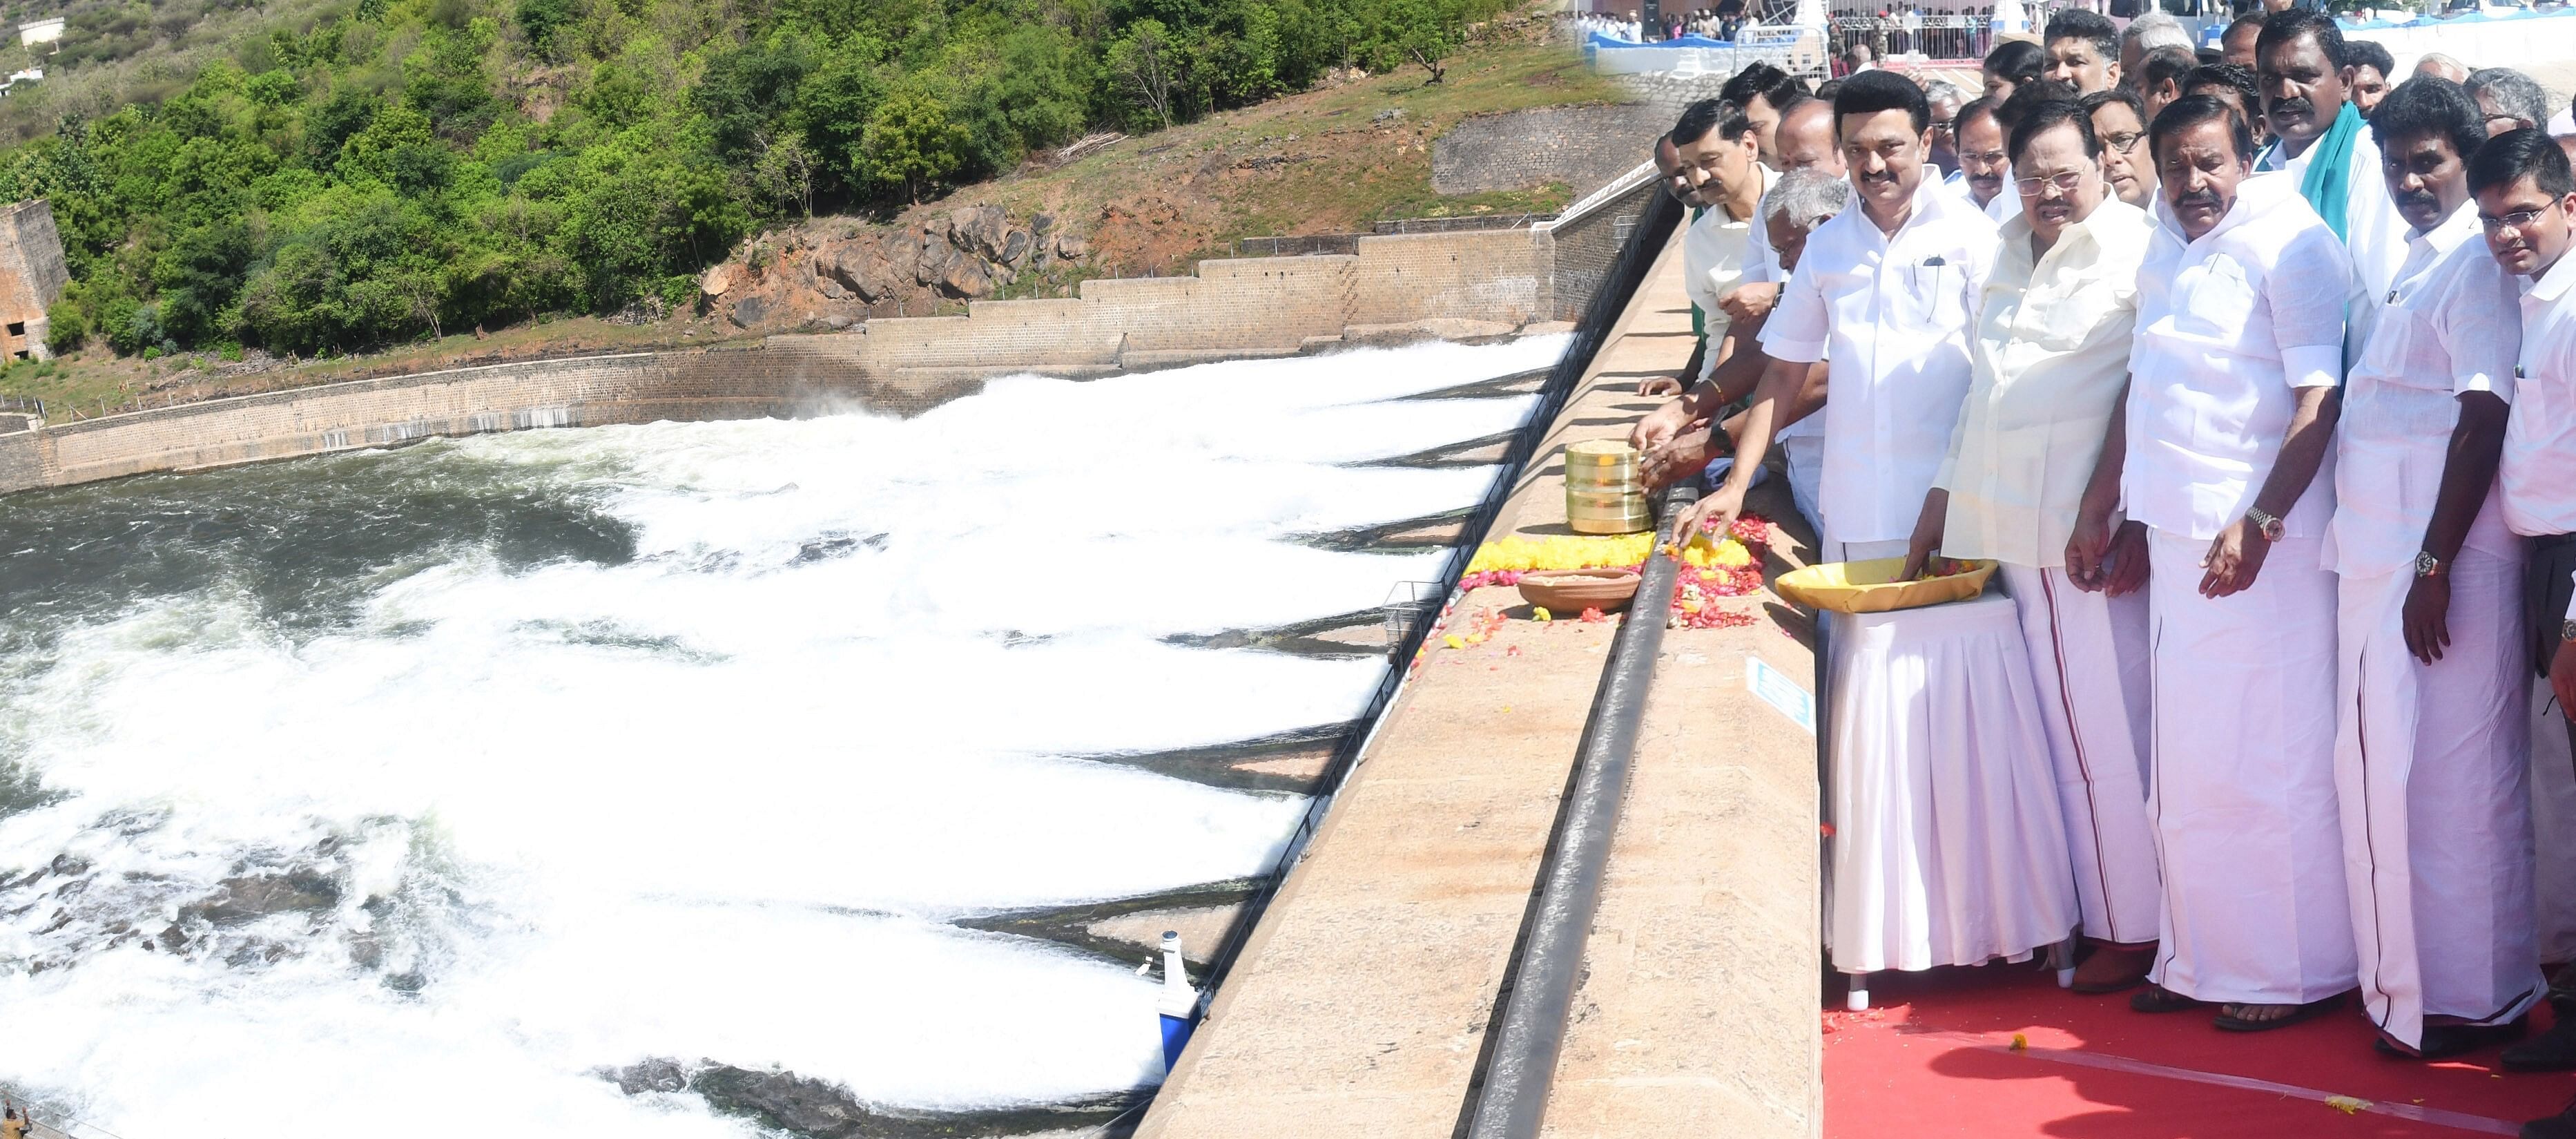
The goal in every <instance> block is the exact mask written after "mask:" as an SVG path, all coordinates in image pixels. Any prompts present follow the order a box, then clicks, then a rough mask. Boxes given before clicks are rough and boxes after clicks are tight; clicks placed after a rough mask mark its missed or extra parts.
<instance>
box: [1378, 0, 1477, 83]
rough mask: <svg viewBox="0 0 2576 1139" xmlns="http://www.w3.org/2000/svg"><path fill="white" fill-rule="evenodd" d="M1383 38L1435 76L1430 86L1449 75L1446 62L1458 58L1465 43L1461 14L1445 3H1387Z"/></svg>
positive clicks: (1434, 0)
mask: <svg viewBox="0 0 2576 1139" xmlns="http://www.w3.org/2000/svg"><path fill="white" fill-rule="evenodd" d="M1382 34H1383V36H1384V37H1385V43H1386V45H1387V46H1388V47H1390V48H1393V49H1394V50H1395V52H1396V53H1397V54H1398V55H1401V56H1403V57H1404V58H1406V59H1409V60H1412V61H1413V62H1415V63H1419V64H1421V65H1422V69H1423V70H1425V71H1428V72H1430V73H1431V78H1430V79H1429V80H1428V81H1427V82H1430V83H1438V82H1440V80H1441V78H1442V77H1443V76H1445V75H1447V74H1448V71H1449V68H1448V65H1447V64H1445V63H1443V62H1442V61H1443V60H1446V59H1448V58H1449V57H1450V56H1452V55H1456V54H1457V53H1458V48H1459V47H1460V46H1462V45H1463V44H1464V42H1465V40H1464V37H1462V36H1461V35H1460V34H1459V27H1458V13H1457V12H1456V11H1455V10H1454V9H1453V8H1452V6H1451V5H1450V4H1448V3H1446V2H1444V0H1387V5H1386V26H1385V29H1384V31H1383V32H1382Z"/></svg>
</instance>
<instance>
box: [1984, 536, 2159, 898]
mask: <svg viewBox="0 0 2576 1139" xmlns="http://www.w3.org/2000/svg"><path fill="white" fill-rule="evenodd" d="M2003 578H2004V584H2005V587H2006V588H2007V589H2009V590H2011V591H2012V598H2013V605H2014V607H2015V608H2016V609H2018V610H2019V611H2020V614H2021V633H2022V640H2023V642H2024V643H2025V644H2026V645H2027V646H2028V647H2029V649H2030V671H2031V680H2032V682H2033V684H2035V685H2036V686H2037V688H2038V693H2039V713H2040V719H2041V721H2042V722H2044V723H2045V724H2046V725H2047V728H2048V752H2049V758H2050V761H2051V763H2052V765H2053V766H2054V767H2055V769H2056V772H2057V798H2058V804H2059V807H2060V809H2061V811H2062V813H2063V814H2064V816H2065V819H2066V845H2067V852H2068V855H2069V861H2070V862H2071V864H2072V867H2073V870H2074V874H2075V898H2076V904H2077V908H2078V910H2079V911H2080V912H2081V914H2082V916H2083V925H2082V930H2083V933H2084V936H2086V937H2089V938H2094V939H2096V940H2099V941H2107V942H2111V943H2114V944H2119V945H2137V944H2143V943H2148V942H2153V941H2154V940H2155V939H2156V933H2157V917H2156V915H2157V911H2158V909H2159V895H2160V894H2161V892H2162V889H2163V887H2162V876H2161V875H2159V874H2158V873H2157V871H2156V835H2155V828H2154V826H2153V825H2152V824H2151V823H2150V822H2149V820H2148V818H2147V727H2148V706H2147V688H2148V668H2149V663H2150V661H2149V656H2148V652H2147V595H2146V591H2144V590H2139V591H2137V592H2135V593H2130V594H2127V595H2125V596H2121V597H2112V596H2109V595H2108V594H2103V593H2087V592H2085V591H2083V590H2081V589H2077V588H2076V587H2075V586H2074V584H2073V583H2071V582H2069V581H2068V580H2067V578H2066V571H2065V570H2062V569H2033V568H2031V567H2029V566H2017V565H2013V564H2011V563H2009V562H2006V563H2003Z"/></svg>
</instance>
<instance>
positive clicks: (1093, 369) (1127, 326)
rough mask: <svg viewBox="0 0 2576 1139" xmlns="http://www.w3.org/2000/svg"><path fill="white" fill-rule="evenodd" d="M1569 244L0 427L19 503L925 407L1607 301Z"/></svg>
mask: <svg viewBox="0 0 2576 1139" xmlns="http://www.w3.org/2000/svg"><path fill="white" fill-rule="evenodd" d="M1562 240H1563V239H1562V238H1559V237H1557V236H1553V235H1548V234H1542V233H1533V232H1532V231H1530V230H1526V229H1520V230H1502V231H1486V232H1468V233H1438V234H1408V235H1399V236H1388V237H1363V238H1361V239H1360V240H1359V251H1358V252H1357V253H1355V254H1352V255H1349V256H1333V257H1272V258H1257V259H1248V260H1226V261H1207V262H1202V263H1201V264H1200V266H1199V272H1198V275H1197V276H1194V277H1169V278H1155V279H1131V280H1092V281H1085V282H1083V284H1082V289H1081V295H1080V296H1079V297H1078V298H1075V299H1066V300H1023V301H978V302H975V303H974V304H973V305H971V306H970V309H969V315H967V316H952V317H917V318H908V319H895V320H876V321H870V322H868V323H867V324H865V325H861V326H858V327H857V328H854V329H853V330H851V331H849V332H843V333H832V334H825V335H810V336H806V335H799V336H773V337H770V338H768V339H767V340H765V341H763V342H762V343H761V344H760V345H759V346H757V347H743V348H709V349H693V350H684V351H671V352H647V353H630V354H624V355H612V356H591V357H581V358H575V359H564V360H545V361H535V362H529V363H519V364H493V365H486V366H483V367H475V368H457V369H451V370H447V371H439V372H428V373H423V374H418V375H410V376H393V377H386V378H381V379H371V380H353V381H349V382H346V383H338V384H328V385H323V386H319V387H310V388H296V389H290V390H286V391H277V392H268V393H264V394H260V395H252V396H240V397H235V398H231V399H221V400H211V401H208V402H205V403H196V404H187V405H182V406H177V407H167V408H155V409H152V410H149V411H137V412H131V413H127V414H123V415H111V416H106V417H103V418H99V419H92V420H84V421H81V422H77V423H69V424H60V425H55V426H50V427H44V428H39V429H35V430H17V431H10V432H6V433H0V492H6V491H17V490H26V489H30V488H34V487H45V486H67V485H70V484H73V483H81V482H89V481H92V480H96V479H105V478H117V477H120V476H124V475H133V474H142V473H146V472H151V471H174V470H194V469H198V468H204V467H216V466H224V465H228V464H233V463H248V462H260V461H264V460H269V459H283V458H292V457H296V456H301V455H315V454H323V453H326V452H331V451H341V450H348V449H352V448H360V447H383V446H389V445H395V444H400V443H404V442H408V441H411V440H415V439H421V438H426V437H428V436H432V435H470V434H477V433H480V432H486V431H511V430H519V429H523V428H531V427H592V426H599V425H602V424H610V423H648V422H653V421H656V420H708V419H743V418H753V417H759V416H787V415H794V414H798V413H800V412H804V411H810V410H813V409H817V408H820V407H823V406H827V405H829V404H831V403H834V402H841V401H848V402H857V403H860V404H862V405H865V406H868V407H871V408H875V409H879V410H883V411H889V412H894V413H898V414H907V415H908V414H916V413H918V412H920V411H923V410H926V409H928V408H930V407H932V406H934V405H936V404H939V403H941V402H944V401H946V400H949V399H953V398H955V397H957V396H958V395H961V394H965V393H968V392H971V391H973V390H975V389H976V388H977V386H979V385H980V384H981V382H982V381H983V380H985V379H987V378H989V377H993V376H999V375H1008V374H1011V373H1015V372H1027V371H1043V372H1047V373H1050V374H1054V375H1064V376H1096V375H1107V374H1111V373H1115V372H1120V371H1129V370H1136V369H1144V368H1155V367H1167V366H1172V365H1177V364H1193V363H1202V362H1207V361H1214V360H1223V359H1233V358H1239V357H1245V356H1282V355H1290V354H1294V353H1297V352H1301V351H1315V350H1318V349H1324V348H1330V347H1333V346H1336V345H1339V344H1342V343H1345V342H1346V341H1355V340H1358V339H1361V338H1363V337H1365V336H1367V335H1368V334H1369V333H1370V332H1371V331H1372V330H1380V331H1382V330H1383V329H1385V328H1386V327H1387V326H1400V325H1412V324H1417V323H1425V322H1427V323H1426V327H1430V328H1434V329H1437V330H1440V331H1444V332H1446V333H1448V334H1452V335H1479V334H1500V333H1507V332H1510V331H1512V330H1513V329H1516V328H1518V327H1521V326H1523V325H1527V324H1530V323H1533V322H1539V321H1548V320H1554V319H1558V314H1559V313H1560V312H1561V311H1568V309H1567V306H1568V304H1569V302H1570V303H1571V305H1572V307H1573V309H1574V310H1579V309H1580V308H1581V306H1582V304H1583V302H1584V300H1585V298H1586V297H1588V295H1589V293H1588V290H1586V291H1584V293H1583V294H1582V295H1580V296H1571V297H1569V296H1566V295H1561V293H1560V290H1559V289H1558V287H1557V285H1556V283H1555V280H1554V274H1553V271H1552V263H1553V258H1554V256H1555V250H1556V249H1557V248H1558V247H1559V245H1560V243H1561V241H1562ZM1586 244H1587V243H1584V242H1582V241H1580V240H1579V233H1578V240H1577V242H1576V245H1577V247H1578V248H1581V247H1584V246H1585V245H1586Z"/></svg>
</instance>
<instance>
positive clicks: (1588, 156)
mask: <svg viewBox="0 0 2576 1139" xmlns="http://www.w3.org/2000/svg"><path fill="white" fill-rule="evenodd" d="M1618 78H1619V82H1620V86H1622V87H1623V88H1625V89H1626V90H1627V93H1628V99H1627V101H1626V102H1623V103H1618V104H1607V105H1595V106H1574V107H1534V108H1531V109H1529V110H1525V111H1506V112H1504V113H1502V114H1496V115H1478V116H1476V117H1474V118H1471V119H1467V120H1465V121H1464V122H1461V123H1459V124H1458V125H1457V126H1455V127H1452V128H1450V130H1449V133H1447V134H1444V135H1442V136H1440V137H1439V138H1438V139H1435V140H1433V141H1432V144H1431V186H1432V188H1433V189H1435V190H1438V191H1440V192H1441V193H1443V194H1481V193H1486V192H1489V191H1497V190H1534V189H1537V188H1539V187H1541V186H1545V185H1547V184H1548V183H1550V182H1562V183H1564V184H1565V185H1566V187H1567V188H1569V189H1571V190H1573V191H1574V196H1575V197H1578V198H1580V197H1582V196H1584V195H1586V194H1589V193H1591V192H1592V191H1594V190H1596V189H1599V188H1600V187H1602V186H1604V185H1607V184H1608V183H1609V181H1610V180H1611V179H1613V178H1616V177H1618V176H1619V175H1621V174H1625V173H1627V172H1628V169H1629V168H1630V167H1632V166H1635V165H1636V164H1638V163H1640V162H1643V161H1645V160H1646V158H1647V156H1648V152H1649V149H1650V148H1651V147H1652V146H1653V145H1654V141H1655V136H1656V135H1659V134H1662V133H1664V132H1666V131H1669V130H1671V129H1673V122H1674V120H1677V119H1679V118H1681V115H1682V108H1684V107H1687V106H1689V105H1690V104H1691V103H1692V102H1693V101H1695V100H1699V99H1713V98H1716V97H1717V93H1718V90H1719V89H1720V88H1722V87H1724V86H1725V85H1726V78H1727V77H1726V76H1723V75H1698V76H1688V77H1682V78H1675V77H1672V76H1668V75H1660V74H1652V73H1649V74H1641V75H1623V76H1620V77H1618Z"/></svg>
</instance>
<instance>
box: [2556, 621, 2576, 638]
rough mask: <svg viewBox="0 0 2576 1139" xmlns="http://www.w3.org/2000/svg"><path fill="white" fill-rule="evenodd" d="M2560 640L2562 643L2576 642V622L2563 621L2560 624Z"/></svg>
mask: <svg viewBox="0 0 2576 1139" xmlns="http://www.w3.org/2000/svg"><path fill="white" fill-rule="evenodd" d="M2558 639H2559V640H2562V641H2576V620H2569V621H2561V622H2559V623H2558Z"/></svg>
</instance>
